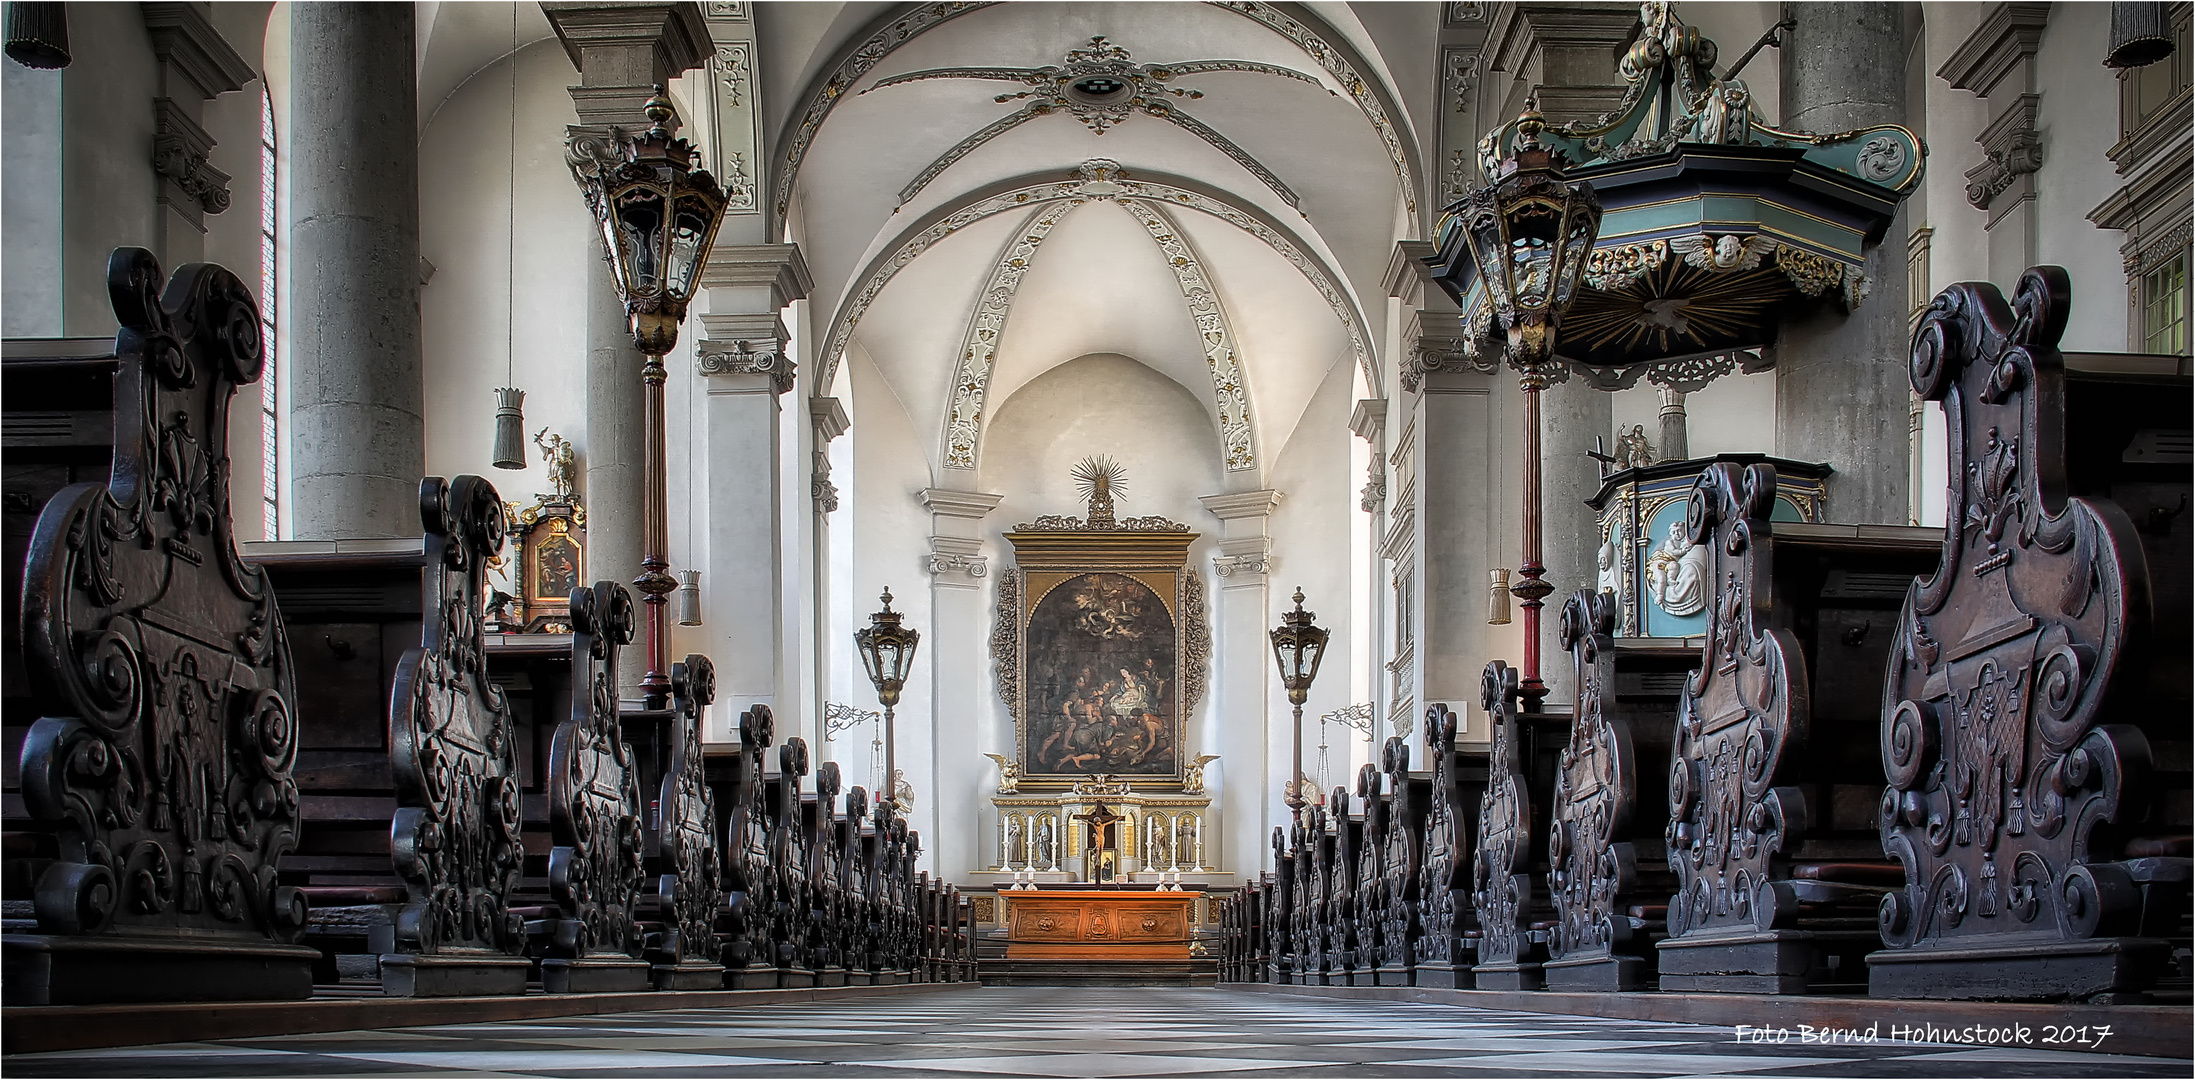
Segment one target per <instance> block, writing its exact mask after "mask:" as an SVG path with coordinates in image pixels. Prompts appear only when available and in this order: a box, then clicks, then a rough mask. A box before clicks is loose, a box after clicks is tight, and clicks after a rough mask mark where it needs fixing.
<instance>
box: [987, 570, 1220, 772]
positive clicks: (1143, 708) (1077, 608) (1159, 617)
mask: <svg viewBox="0 0 2195 1080" xmlns="http://www.w3.org/2000/svg"><path fill="white" fill-rule="evenodd" d="M1023 641H1024V642H1025V648H1024V652H1023V655H1024V657H1025V658H1026V662H1027V668H1026V674H1025V676H1024V680H1023V683H1022V688H1023V699H1022V716H1023V717H1024V719H1025V725H1024V730H1023V733H1022V735H1023V738H1022V752H1023V762H1024V764H1023V769H1024V770H1025V771H1026V772H1028V773H1031V774H1055V775H1056V774H1082V773H1112V774H1116V775H1123V776H1173V775H1176V774H1177V773H1178V772H1179V769H1180V764H1179V761H1180V746H1179V745H1178V739H1179V732H1180V729H1181V724H1180V723H1179V719H1180V698H1181V687H1180V685H1179V683H1180V678H1179V672H1180V664H1179V659H1180V654H1179V634H1178V632H1177V627H1176V624H1175V620H1174V615H1173V612H1172V610H1171V605H1169V604H1168V603H1167V602H1166V601H1165V599H1163V598H1161V597H1160V596H1159V594H1158V593H1157V592H1156V591H1154V590H1153V589H1152V588H1151V586H1149V585H1147V584H1145V583H1144V582H1142V581H1139V580H1137V579H1136V578H1135V577H1133V576H1130V575H1128V574H1123V573H1112V572H1097V573H1085V574H1078V575H1075V576H1073V577H1069V578H1067V579H1065V580H1063V581H1060V582H1059V583H1058V584H1057V585H1055V586H1053V587H1052V588H1051V589H1050V590H1048V591H1047V592H1045V594H1044V595H1043V596H1042V597H1041V598H1040V599H1038V600H1037V602H1036V605H1035V607H1034V608H1033V609H1032V610H1031V611H1030V613H1029V621H1028V623H1027V625H1026V628H1025V630H1024V634H1023Z"/></svg>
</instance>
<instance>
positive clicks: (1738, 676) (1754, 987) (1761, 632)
mask: <svg viewBox="0 0 2195 1080" xmlns="http://www.w3.org/2000/svg"><path fill="white" fill-rule="evenodd" d="M1776 486H1777V479H1776V471H1775V469H1773V468H1772V467H1770V466H1767V465H1753V466H1749V467H1747V468H1745V469H1743V470H1742V471H1741V469H1740V468H1739V467H1738V466H1737V465H1736V464H1734V463H1730V462H1717V463H1715V464H1714V465H1711V466H1709V467H1708V469H1707V470H1706V471H1705V472H1703V473H1701V474H1700V478H1699V480H1698V481H1696V482H1695V483H1694V484H1693V488H1692V501H1691V503H1690V504H1689V506H1688V507H1687V510H1686V525H1685V527H1686V530H1687V534H1686V539H1687V541H1688V542H1690V543H1692V544H1699V545H1705V546H1706V549H1707V557H1708V559H1709V560H1710V568H1711V571H1712V588H1713V593H1712V597H1713V599H1712V603H1711V604H1710V605H1709V608H1708V612H1707V619H1708V622H1707V636H1706V644H1705V645H1704V651H1703V653H1702V654H1701V657H1700V666H1699V668H1698V669H1697V670H1695V671H1694V672H1693V673H1692V677H1691V679H1690V680H1688V681H1687V682H1686V684H1685V689H1684V695H1683V698H1682V700H1681V702H1680V704H1679V706H1678V715H1677V737H1676V744H1675V746H1674V747H1673V748H1672V749H1671V751H1670V765H1669V825H1668V827H1667V832H1666V834H1665V835H1666V837H1667V840H1668V848H1669V868H1670V869H1671V870H1672V871H1674V872H1675V873H1676V875H1677V888H1676V891H1675V894H1674V895H1673V896H1671V897H1670V900H1669V937H1668V938H1667V939H1666V940H1664V941H1662V942H1661V943H1660V945H1659V949H1660V954H1661V977H1660V986H1661V988H1662V989H1664V990H1707V991H1720V992H1727V993H1778V994H1793V993H1803V992H1804V991H1805V990H1806V987H1807V973H1808V971H1809V969H1810V968H1812V967H1814V966H1815V960H1816V957H1815V953H1816V951H1817V949H1818V948H1819V947H1821V946H1823V945H1825V944H1827V943H1829V939H1832V938H1839V937H1848V936H1850V935H1851V934H1852V933H1853V931H1851V930H1849V929H1846V930H1829V931H1822V930H1819V929H1816V928H1812V927H1808V928H1801V927H1800V926H1798V916H1799V910H1800V909H1799V905H1798V893H1797V891H1796V890H1797V888H1798V887H1797V886H1796V885H1795V884H1794V883H1793V882H1792V880H1791V865H1790V852H1791V851H1792V850H1793V849H1795V848H1796V847H1797V846H1798V842H1799V838H1800V836H1801V835H1802V834H1804V833H1805V832H1806V830H1807V814H1806V805H1805V800H1804V798H1803V796H1802V795H1801V793H1800V791H1799V789H1797V788H1795V787H1791V786H1788V785H1787V783H1786V781H1787V780H1788V778H1789V776H1790V774H1792V773H1793V772H1795V770H1796V765H1797V763H1796V762H1786V761H1785V755H1784V750H1785V747H1786V746H1788V745H1791V744H1793V743H1795V742H1796V743H1799V744H1800V745H1803V744H1804V739H1805V737H1806V731H1807V727H1808V719H1809V704H1808V703H1809V702H1810V701H1811V700H1812V692H1811V689H1810V688H1809V686H1808V685H1807V668H1806V664H1805V661H1804V658H1803V655H1802V653H1801V651H1800V646H1799V642H1798V639H1797V638H1796V637H1794V636H1793V635H1792V633H1791V631H1789V630H1786V629H1782V628H1780V627H1771V626H1769V625H1767V621H1768V609H1769V603H1770V596H1769V582H1770V575H1771V571H1772V570H1773V568H1774V553H1775V550H1774V549H1775V545H1774V539H1773V528H1774V527H1773V526H1772V525H1771V524H1770V523H1769V513H1770V511H1771V510H1772V509H1773V507H1774V502H1775V498H1776ZM1806 888H1807V889H1810V890H1820V889H1833V888H1834V887H1833V886H1828V885H1822V884H1819V883H1813V882H1809V883H1807V884H1806ZM1825 933H1826V934H1827V937H1826V938H1825V937H1824V936H1823V935H1824V934H1825ZM1860 933H1865V931H1860Z"/></svg>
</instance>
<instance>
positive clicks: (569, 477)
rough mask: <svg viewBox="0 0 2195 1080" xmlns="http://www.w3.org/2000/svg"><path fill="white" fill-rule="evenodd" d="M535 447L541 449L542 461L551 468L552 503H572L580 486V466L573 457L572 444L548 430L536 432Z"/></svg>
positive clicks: (550, 490) (550, 495) (549, 496)
mask: <svg viewBox="0 0 2195 1080" xmlns="http://www.w3.org/2000/svg"><path fill="white" fill-rule="evenodd" d="M534 445H535V446H538V447H540V448H541V460H543V461H545V462H547V463H548V466H549V495H548V499H549V501H550V502H560V503H570V502H572V501H573V498H574V496H575V493H576V492H577V490H578V486H579V466H578V463H577V462H576V461H575V460H574V459H573V456H572V444H571V443H570V442H568V441H566V440H565V438H564V436H562V435H558V434H556V433H555V432H553V431H550V430H549V429H548V428H542V429H541V430H540V431H537V432H534Z"/></svg>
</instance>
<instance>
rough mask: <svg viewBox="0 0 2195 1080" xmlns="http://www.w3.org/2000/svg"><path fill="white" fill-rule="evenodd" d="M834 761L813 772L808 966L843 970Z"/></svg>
mask: <svg viewBox="0 0 2195 1080" xmlns="http://www.w3.org/2000/svg"><path fill="white" fill-rule="evenodd" d="M839 783H840V781H839V772H838V762H835V761H826V762H824V763H823V764H822V766H821V767H819V768H817V769H816V812H815V822H814V826H813V828H812V829H811V830H810V831H809V841H808V953H809V957H810V959H809V965H810V966H811V967H814V968H816V969H817V970H821V969H824V968H843V967H844V966H845V953H844V951H843V949H842V942H841V940H840V936H839V923H840V921H841V920H842V919H843V918H844V917H845V903H846V897H845V883H844V878H843V875H842V873H841V871H840V869H839V862H840V861H841V852H840V850H839V830H838V789H839Z"/></svg>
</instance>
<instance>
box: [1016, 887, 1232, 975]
mask: <svg viewBox="0 0 2195 1080" xmlns="http://www.w3.org/2000/svg"><path fill="white" fill-rule="evenodd" d="M1199 895H1200V893H1197V892H1156V891H1142V890H1138V891H1128V890H1117V889H1036V890H1024V891H1021V892H1014V891H1011V890H1008V891H1003V892H1000V893H999V896H1000V897H1001V898H1003V899H1004V900H1005V901H1006V958H1007V959H1009V960H1187V959H1189V937H1190V932H1191V922H1190V919H1191V915H1192V913H1193V912H1194V911H1195V907H1196V901H1197V897H1198V896H1199Z"/></svg>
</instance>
